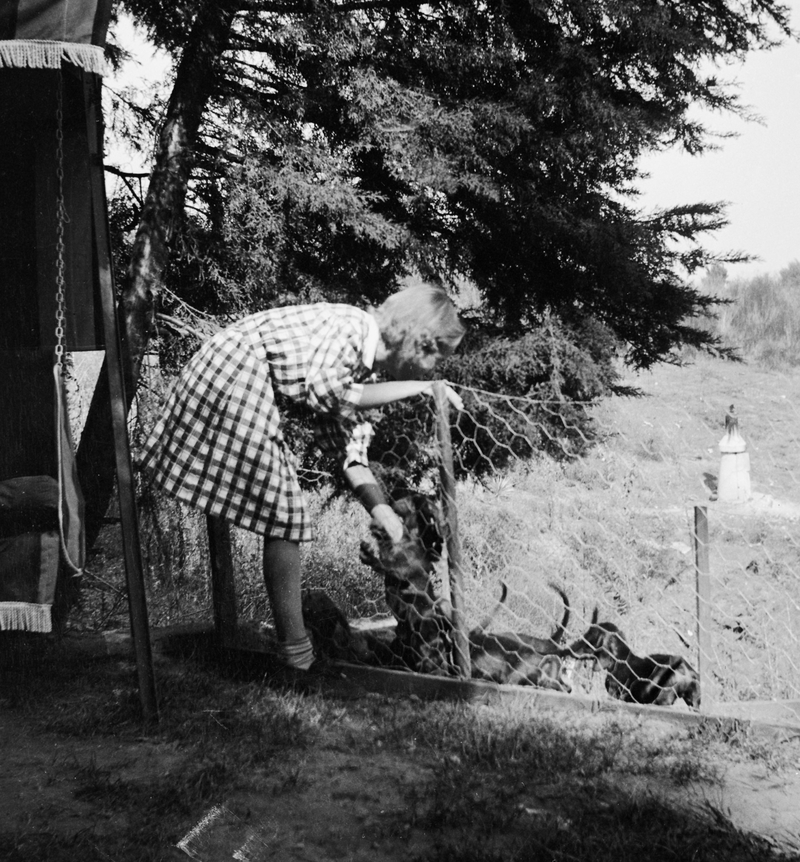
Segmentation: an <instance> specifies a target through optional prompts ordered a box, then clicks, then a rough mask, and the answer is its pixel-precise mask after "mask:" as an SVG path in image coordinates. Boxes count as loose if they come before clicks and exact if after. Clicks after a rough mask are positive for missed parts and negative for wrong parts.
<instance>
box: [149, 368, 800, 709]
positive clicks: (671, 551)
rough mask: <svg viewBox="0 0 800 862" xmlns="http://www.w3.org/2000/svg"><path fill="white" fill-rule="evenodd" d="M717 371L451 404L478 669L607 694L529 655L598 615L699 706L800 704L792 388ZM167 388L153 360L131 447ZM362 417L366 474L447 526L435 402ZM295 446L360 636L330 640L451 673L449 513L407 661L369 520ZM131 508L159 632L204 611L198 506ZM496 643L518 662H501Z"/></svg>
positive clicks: (321, 584) (322, 550)
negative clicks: (691, 687)
mask: <svg viewBox="0 0 800 862" xmlns="http://www.w3.org/2000/svg"><path fill="white" fill-rule="evenodd" d="M708 368H709V369H712V370H710V371H709V372H708V374H707V379H705V378H703V383H702V385H701V387H700V391H699V394H698V393H697V391H695V390H693V394H692V397H691V400H686V399H685V400H683V401H682V400H681V398H680V397H675V395H676V392H678V393H680V391H681V383H680V377H679V374H680V369H675V370H674V372H673V371H671V370H669V369H667V370H664V371H662V372H660V374H659V377H658V379H657V380H655V379H653V380H650V381H647V380H646V381H645V384H646V385H645V387H644V388H645V390H646V395H647V397H645V398H641V399H625V398H610V399H607V400H605V401H602V402H598V403H584V404H575V403H568V402H560V401H548V402H543V401H537V400H535V399H525V398H512V397H508V396H505V395H502V394H499V393H490V392H485V391H482V390H479V389H472V388H469V387H458V391H459V393H460V394H461V395H462V397H463V399H464V402H465V408H464V411H462V412H461V413H459V414H456V413H455V412H452V413H451V415H450V422H451V428H450V430H451V434H452V447H453V449H452V454H453V464H454V471H455V477H456V500H455V515H456V516H457V538H458V540H459V542H460V550H461V558H462V560H461V562H462V573H463V600H464V603H463V615H464V623H465V626H466V628H467V630H469V631H472V632H473V634H472V644H471V649H470V651H471V659H472V664H473V672H474V674H475V675H476V676H483V677H484V678H494V679H498V680H499V681H512V682H529V683H532V684H537V685H546V686H547V687H555V688H560V689H561V690H566V689H567V688H569V689H571V690H572V691H573V692H576V693H584V694H590V695H593V696H601V697H606V696H608V693H607V691H606V674H605V672H603V671H602V670H598V668H597V666H596V665H595V663H594V662H591V661H582V660H581V661H571V660H569V659H565V661H564V662H563V666H561V667H554V666H550V665H549V664H548V662H542V661H540V659H541V653H539V652H538V651H537V649H536V648H535V647H538V648H544V649H545V650H546V647H543V644H546V643H547V641H548V638H550V637H551V636H553V635H558V640H559V644H558V645H559V646H560V647H564V646H568V645H570V644H575V643H576V642H577V641H579V640H580V638H581V636H582V635H583V634H585V633H586V632H587V631H588V630H589V629H590V626H591V624H592V620H593V616H594V615H595V612H596V617H595V619H596V620H597V621H599V622H601V623H603V622H605V623H609V624H611V625H612V626H615V627H617V628H618V629H619V630H620V631H621V632H622V633H623V635H624V639H625V642H626V644H627V646H628V647H629V649H630V650H631V652H632V654H633V655H634V656H638V657H644V656H648V655H652V654H663V655H670V656H679V657H682V658H684V659H685V660H687V661H688V663H689V664H690V665H691V666H692V667H693V668H695V669H699V670H700V671H701V673H702V680H701V683H702V696H703V702H704V704H712V703H720V702H740V701H750V702H752V701H787V700H788V701H792V700H798V699H800V649H798V646H799V644H798V639H800V577H798V576H799V575H800V571H798V569H799V568H800V566H798V542H797V521H798V518H799V517H800V502H798V501H797V487H798V477H799V476H800V469H798V460H797V454H796V453H797V451H798V443H800V441H799V440H798V431H797V429H798V407H797V397H798V393H797V391H796V387H795V388H792V384H791V383H790V382H789V381H788V380H781V382H778V378H776V377H775V376H774V375H772V376H770V377H769V380H770V384H769V387H767V386H764V387H763V389H761V390H759V391H758V392H754V391H752V390H747V391H746V392H739V393H736V392H735V391H734V393H733V395H731V394H730V392H731V390H730V386H727V384H726V386H727V388H726V386H716V385H715V381H714V379H713V368H714V366H713V365H709V366H708ZM701 376H702V375H701ZM776 384H777V385H776ZM784 384H785V385H784ZM659 386H660V388H659ZM164 389H165V383H164V382H163V380H162V379H161V376H160V373H159V371H158V369H157V368H156V367H151V368H149V370H148V374H147V377H146V380H145V385H144V387H143V390H142V397H140V399H139V409H138V412H136V413H135V416H134V418H135V422H136V426H135V428H134V429H133V439H134V443H135V444H136V442H137V441H139V440H141V438H142V436H143V435H144V434H145V433H147V431H148V430H149V426H150V424H151V422H152V419H153V417H154V416H155V415H156V414H157V412H158V410H159V409H160V408H159V405H160V403H161V399H162V398H163V392H164ZM717 389H718V390H719V391H717ZM662 393H663V395H662ZM729 399H735V400H738V402H739V403H737V410H738V413H739V416H740V421H741V429H742V433H743V435H744V438H745V440H746V442H747V448H748V453H749V455H750V459H751V470H752V474H751V481H752V486H751V491H750V493H749V494H748V496H747V498H746V499H743V500H737V501H732V502H726V501H724V500H719V499H716V495H717V491H718V488H717V483H718V479H719V473H720V463H721V460H720V459H721V453H720V450H719V442H720V440H721V438H722V437H723V434H724V432H725V428H724V417H725V415H726V413H727V411H728V409H729V406H730V404H729ZM370 418H371V419H372V420H373V424H374V428H375V436H374V440H373V443H372V446H371V450H370V452H371V458H372V459H373V461H374V471H375V472H376V475H377V476H378V478H379V481H380V482H381V483H382V484H383V485H384V486H385V488H386V490H387V492H388V493H389V495H390V496H391V497H392V498H395V499H397V498H401V497H404V496H406V495H408V494H409V493H416V494H423V495H425V496H427V497H430V498H432V499H433V500H435V501H436V502H437V505H438V507H439V517H440V518H441V517H443V512H442V511H441V509H442V506H441V473H440V470H441V463H442V458H441V452H440V449H439V442H438V439H437V434H436V422H437V416H436V408H435V404H434V402H433V400H432V399H430V398H420V399H415V400H414V401H412V402H406V403H402V404H398V405H394V406H392V407H391V408H387V409H385V410H383V411H379V412H375V413H374V414H371V416H370ZM298 457H299V464H298V466H299V472H300V475H301V478H302V479H303V480H304V481H305V483H306V485H307V494H308V498H309V508H310V511H311V514H312V518H313V521H314V523H315V531H316V538H315V541H314V542H312V543H310V544H308V545H307V546H304V547H303V567H304V586H305V587H306V589H307V590H312V591H322V592H323V593H324V594H325V595H326V596H327V597H329V599H330V600H331V601H332V602H333V604H334V605H335V606H336V607H337V608H339V609H340V610H341V611H342V612H343V614H344V616H345V617H346V618H347V619H348V620H349V622H350V625H351V627H352V632H353V633H354V634H353V639H352V640H351V641H350V643H349V646H348V645H347V644H345V645H344V646H342V643H341V641H340V643H339V649H340V650H345V652H346V651H347V649H349V650H350V655H351V657H355V658H357V659H358V660H365V661H371V662H373V663H388V664H390V665H392V666H407V667H410V668H412V669H415V670H422V671H423V672H434V673H447V674H454V673H455V671H454V668H453V664H452V654H451V655H450V657H449V658H447V659H446V660H445V661H444V662H443V663H439V664H437V662H436V661H434V662H433V663H432V664H431V662H430V661H428V658H429V657H426V655H425V649H426V646H429V645H426V644H425V643H424V640H425V637H428V639H429V640H435V639H436V638H435V637H432V636H431V635H430V631H431V630H430V627H429V629H428V630H427V631H428V634H427V635H426V634H425V632H424V629H425V626H424V625H423V622H424V621H425V620H427V621H428V622H430V620H431V619H433V620H434V622H436V625H437V626H438V628H436V629H435V631H438V633H439V635H440V636H441V637H440V640H443V645H444V648H445V649H451V648H452V642H449V641H448V637H449V636H450V634H449V632H448V629H447V626H448V625H450V624H451V621H452V615H450V616H448V614H449V613H450V611H449V605H448V602H450V601H451V599H452V596H451V591H450V581H449V572H448V559H447V556H448V554H447V548H446V538H447V529H448V528H447V527H446V524H445V525H444V526H443V529H444V531H445V532H444V538H445V546H444V548H443V550H442V554H441V559H439V560H437V561H435V562H433V563H432V564H431V566H430V571H429V582H430V591H429V598H430V601H429V602H428V605H429V607H428V609H427V611H426V610H425V607H424V605H425V602H424V601H421V600H420V601H417V603H416V605H415V604H414V602H413V601H412V602H411V605H412V611H413V613H412V616H413V614H416V615H417V616H420V615H421V618H422V622H419V620H418V622H419V625H418V627H417V629H416V630H415V631H414V632H412V634H413V636H414V637H417V638H418V640H417V641H414V640H413V637H409V638H408V643H409V644H410V645H411V649H412V653H411V655H410V656H409V655H408V654H407V653H406V652H404V651H403V650H400V652H399V653H398V649H396V648H395V649H393V648H392V638H393V637H395V636H396V632H397V612H396V611H397V608H396V607H393V606H392V604H391V595H389V601H387V589H386V579H385V576H384V574H382V573H381V570H380V569H379V570H378V571H376V570H375V567H374V566H370V565H369V564H365V563H364V562H362V559H361V557H362V553H363V551H362V544H363V543H365V544H366V545H367V546H369V547H370V548H371V549H372V551H373V552H374V554H375V555H377V556H378V557H379V556H380V554H379V546H378V543H377V542H376V539H375V538H374V537H373V536H372V535H371V533H370V530H369V518H368V516H367V515H366V513H365V512H364V511H363V510H362V509H361V508H360V506H359V505H358V504H357V503H354V502H353V501H352V500H351V499H349V498H348V497H347V496H346V495H342V494H341V493H339V490H340V488H339V486H337V485H336V482H335V480H334V473H333V471H332V470H331V468H330V465H329V464H328V463H326V462H322V461H320V460H319V459H318V458H317V456H316V455H315V454H314V452H313V450H311V449H309V450H307V451H306V449H305V447H304V446H299V452H298ZM140 503H141V517H142V522H143V527H144V529H143V535H144V539H145V548H144V551H145V554H144V555H145V560H146V563H147V567H148V572H149V575H148V577H149V585H150V590H151V602H150V606H151V611H152V614H153V624H154V625H160V624H166V623H173V622H179V621H184V620H185V619H187V618H191V619H198V618H202V619H210V600H209V591H208V590H209V588H208V560H207V542H206V538H205V535H204V520H203V518H202V516H199V515H196V514H195V513H192V512H190V511H189V510H186V509H184V508H183V507H182V506H180V505H178V504H176V503H172V502H171V501H168V500H166V499H164V498H163V497H161V496H159V495H156V494H154V493H153V492H152V490H151V489H149V488H148V487H147V486H146V484H145V483H142V485H141V499H140ZM698 506H702V507H704V508H705V510H706V512H707V518H708V529H709V532H708V543H709V544H708V586H709V597H708V603H707V606H706V605H703V606H701V611H702V612H701V614H700V617H699V618H698V601H697V567H696V557H695V554H696V547H695V537H694V516H695V509H696V507H698ZM234 549H235V566H236V571H237V600H238V602H239V618H240V620H255V621H257V622H258V623H259V624H263V625H264V626H266V627H269V625H270V622H271V617H270V610H269V606H268V603H267V600H266V593H265V590H264V588H263V582H262V573H261V543H260V540H259V538H258V537H255V536H253V535H251V534H247V533H245V532H243V531H238V530H237V531H234ZM504 591H505V593H506V595H505V600H504V602H502V604H498V601H499V599H500V598H501V596H502V595H503V593H504ZM560 591H561V592H563V594H564V595H565V596H566V598H567V602H568V605H569V607H568V614H569V616H568V619H566V620H565V619H564V617H565V612H566V611H567V608H566V606H565V603H564V600H563V598H562V595H561V592H560ZM409 613H411V611H410V612H409ZM426 614H427V616H426ZM415 618H416V617H415ZM448 620H449V621H450V622H448ZM487 620H488V625H484V626H483V627H482V624H486V623H487ZM562 623H564V626H563V628H564V631H563V634H562V632H561V631H560V630H559V629H560V626H561V624H562ZM489 636H492V637H493V639H491V638H490V637H489ZM698 636H699V637H698ZM420 638H421V639H422V642H420V641H419V639H420ZM515 638H516V643H517V644H519V647H518V648H513V649H512V648H511V647H509V644H511V645H512V647H513V644H514V642H515V641H514V639H515ZM535 638H538V639H539V640H538V641H534V640H533V639H535ZM509 639H510V640H509ZM498 644H499V645H500V646H503V647H504V648H506V649H507V651H509V657H508V659H507V660H501V659H498V658H497V655H499V654H500V653H501V652H502V651H501V650H500V649H499V646H498ZM701 645H702V649H703V653H702V654H701V652H700V648H701ZM482 650H483V651H482ZM415 651H416V652H415ZM531 651H533V653H535V655H532V653H531ZM520 674H522V676H520ZM526 674H527V675H526ZM554 679H555V680H556V681H557V682H558V685H554V684H553V682H554Z"/></svg>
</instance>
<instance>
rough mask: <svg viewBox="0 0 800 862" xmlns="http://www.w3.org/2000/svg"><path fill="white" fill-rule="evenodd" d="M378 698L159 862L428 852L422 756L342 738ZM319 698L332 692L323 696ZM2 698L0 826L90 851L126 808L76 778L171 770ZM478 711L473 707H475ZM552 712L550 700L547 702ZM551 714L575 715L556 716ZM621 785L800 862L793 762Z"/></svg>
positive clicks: (350, 704)
mask: <svg viewBox="0 0 800 862" xmlns="http://www.w3.org/2000/svg"><path fill="white" fill-rule="evenodd" d="M160 660H161V659H160ZM383 696H384V695H378V694H375V693H370V692H368V691H365V692H364V694H363V698H358V699H352V698H351V699H346V700H342V701H341V708H342V710H343V720H342V721H341V722H340V723H339V724H338V725H337V728H338V730H337V731H336V733H337V736H336V737H334V738H329V739H327V741H326V744H325V745H322V746H314V747H313V748H311V749H309V750H308V751H306V752H303V753H302V754H300V755H298V754H297V753H295V754H294V755H292V757H293V758H295V759H294V760H293V761H292V762H291V763H286V764H284V765H283V767H284V768H282V769H281V770H280V774H276V776H275V784H276V787H275V788H274V789H273V792H270V791H269V790H267V791H266V792H259V793H257V794H253V793H238V794H233V795H231V796H228V797H226V798H224V799H220V800H218V802H216V803H211V804H207V805H204V806H202V807H199V808H198V810H197V811H196V812H195V813H194V814H193V815H192V816H191V818H190V820H189V822H190V826H189V827H188V828H187V831H186V834H185V835H184V836H183V837H182V839H181V840H179V841H178V842H176V843H175V844H170V846H167V847H164V848H163V855H162V856H161V857H160V858H164V859H172V858H174V859H176V860H180V859H186V858H192V859H196V860H201V862H223V860H228V859H230V860H239V862H267V860H270V862H275V860H279V862H295V860H296V862H327V860H343V859H346V860H354V862H357V860H364V861H365V862H366V860H371V862H399V860H401V859H402V860H404V862H405V860H408V859H409V858H418V856H421V855H424V854H425V853H426V852H429V851H430V849H431V847H432V845H433V843H434V842H435V841H436V840H439V839H441V835H438V834H437V835H433V834H430V833H429V832H426V831H425V830H424V829H421V828H420V827H419V820H418V818H417V817H416V816H415V811H414V810H413V809H412V808H409V806H408V801H407V800H408V799H409V791H412V790H413V788H414V787H416V786H422V784H423V783H424V779H425V773H426V770H427V768H426V766H425V763H424V760H423V759H422V758H420V757H418V756H415V752H414V751H413V750H409V752H408V754H404V753H402V752H401V753H398V752H397V751H393V752H389V751H380V750H378V751H376V752H375V753H374V754H373V755H371V756H369V757H365V756H364V755H361V754H356V753H354V752H353V751H352V750H350V748H349V745H348V739H352V735H353V734H366V733H369V728H368V727H367V726H365V724H364V722H365V716H367V715H368V710H364V709H361V708H359V705H358V701H359V699H360V700H362V701H363V700H364V699H367V700H368V699H369V698H375V697H383ZM330 697H331V698H332V699H333V700H338V698H337V695H336V693H335V692H332V693H331V694H330ZM361 705H362V706H363V702H362V704H361ZM3 707H4V704H3V702H2V700H0V758H1V759H2V764H3V768H2V771H0V800H1V801H2V807H1V808H0V811H1V812H2V813H1V814H0V821H2V823H1V824H0V832H5V833H8V832H14V831H17V832H19V833H23V832H27V833H36V832H37V831H39V832H45V831H46V832H47V833H48V834H51V835H60V836H77V835H79V834H90V835H91V836H92V842H93V844H94V845H95V846H96V847H97V848H98V850H100V851H101V853H102V848H103V844H104V841H109V842H110V841H111V839H112V837H113V835H114V833H115V832H116V831H117V830H120V829H121V828H122V827H124V825H125V823H126V818H127V817H128V814H127V813H117V814H113V815H109V814H108V813H107V811H106V810H105V809H104V806H102V805H98V804H97V797H96V796H95V795H92V794H91V793H89V794H87V793H86V792H85V788H86V787H87V784H91V783H92V781H93V777H94V780H95V783H97V782H98V781H99V778H101V777H102V776H108V775H113V776H114V780H115V781H120V782H128V781H131V782H137V781H141V782H149V781H153V780H154V779H158V778H159V777H161V776H165V775H166V774H168V773H170V772H174V771H176V770H179V769H180V766H181V761H182V758H183V757H184V755H183V754H182V753H181V749H180V748H179V747H178V746H177V745H175V744H172V743H170V744H166V743H164V742H160V741H159V737H158V735H157V734H154V735H150V736H138V737H136V736H131V735H130V734H128V735H120V736H101V737H94V738H88V739H86V738H80V737H75V736H68V735H64V734H58V733H50V732H42V731H40V730H37V729H36V728H34V727H32V726H29V725H26V724H23V723H21V722H20V721H19V720H18V717H17V716H16V714H15V712H14V711H13V710H9V709H5V708H3ZM481 708H482V707H481V706H479V705H477V704H476V706H475V709H481ZM553 709H555V710H557V709H558V703H557V700H556V701H555V702H554V706H553ZM564 720H565V721H574V720H576V719H575V717H574V715H568V714H566V713H565V714H564ZM577 720H578V721H581V722H584V723H585V724H586V727H587V730H588V729H590V725H591V723H592V722H593V721H598V720H602V719H601V718H600V717H599V716H596V715H591V714H590V715H586V716H585V717H581V718H578V719H577ZM647 727H648V731H649V732H652V733H653V734H656V735H657V734H661V733H663V734H671V733H674V732H675V725H674V724H671V723H669V722H667V721H659V720H653V721H651V722H649V724H648V725H647ZM776 744H777V743H776ZM625 781H626V783H627V786H625V787H621V789H622V790H624V791H625V792H630V793H633V794H641V795H642V797H643V798H644V797H647V796H653V795H655V796H657V797H659V798H662V799H664V800H665V801H668V802H669V803H670V804H673V805H676V806H677V807H681V806H686V807H687V808H694V809H695V810H696V809H697V808H698V807H699V808H705V809H707V810H709V811H717V812H721V813H722V814H723V815H724V816H725V817H726V818H728V819H729V820H730V822H731V823H732V824H733V825H734V826H736V827H737V828H738V829H739V830H741V831H743V832H745V833H752V834H755V835H759V836H762V837H763V838H766V839H768V841H769V842H770V843H772V844H773V845H774V846H776V847H777V848H780V849H781V850H783V851H784V852H785V853H786V858H787V859H796V860H800V761H798V762H797V763H795V764H793V765H792V766H790V767H789V768H782V769H781V771H780V772H775V771H771V769H770V768H769V767H768V766H766V765H765V764H764V763H749V762H737V763H735V764H733V765H731V766H730V767H729V768H728V769H727V771H726V772H725V773H724V774H723V775H722V776H720V779H719V780H718V781H714V782H712V783H709V784H705V783H700V782H696V783H690V784H689V785H688V786H687V785H683V786H675V787H667V786H664V785H663V784H662V785H657V784H655V783H654V779H652V778H647V777H632V778H630V779H625ZM287 782H290V783H291V784H292V792H291V793H283V792H278V785H285V784H286V783H287ZM411 796H412V798H413V794H411ZM575 802H576V800H575V789H574V788H570V787H566V786H563V785H550V786H545V785H538V786H536V785H534V786H532V787H531V788H530V793H529V797H528V799H527V801H526V805H525V812H524V814H525V816H526V817H528V818H545V817H547V818H549V819H552V818H553V817H557V818H559V820H560V822H562V823H564V824H566V825H567V826H568V824H569V822H570V817H571V816H572V812H573V809H574V805H575ZM423 804H424V803H423ZM15 858H19V859H26V860H27V859H31V860H38V859H39V858H46V857H40V856H25V855H24V854H23V855H20V856H19V857H15ZM60 858H61V857H59V859H60ZM100 858H103V857H102V855H101V856H100ZM109 858H113V857H112V856H109ZM148 858H149V857H148Z"/></svg>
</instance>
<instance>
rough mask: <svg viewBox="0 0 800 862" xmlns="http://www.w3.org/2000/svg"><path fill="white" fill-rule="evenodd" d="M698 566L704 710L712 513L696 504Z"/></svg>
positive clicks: (708, 680) (699, 665) (708, 687)
mask: <svg viewBox="0 0 800 862" xmlns="http://www.w3.org/2000/svg"><path fill="white" fill-rule="evenodd" d="M692 539H693V543H694V565H695V577H696V593H697V673H698V675H699V677H700V693H701V698H702V699H701V709H703V710H707V709H708V708H709V707H710V706H711V698H710V696H709V695H710V691H711V675H710V673H709V661H710V656H711V650H710V643H709V638H710V628H709V623H710V618H709V609H710V607H711V578H710V574H709V563H708V515H707V513H706V507H705V506H695V507H694V534H693V536H692Z"/></svg>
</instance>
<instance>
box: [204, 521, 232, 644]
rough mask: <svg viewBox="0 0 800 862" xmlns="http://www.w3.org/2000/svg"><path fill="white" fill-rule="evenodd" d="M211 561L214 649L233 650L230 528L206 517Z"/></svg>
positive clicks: (225, 522) (224, 523)
mask: <svg viewBox="0 0 800 862" xmlns="http://www.w3.org/2000/svg"><path fill="white" fill-rule="evenodd" d="M206 528H207V530H208V552H209V556H210V557H211V600H212V604H213V606H214V633H215V637H216V640H217V646H220V647H222V648H223V649H230V648H232V647H234V646H236V582H235V579H234V572H233V547H232V544H231V528H230V525H229V524H228V522H227V521H226V520H224V519H223V518H216V517H214V516H213V515H206Z"/></svg>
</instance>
